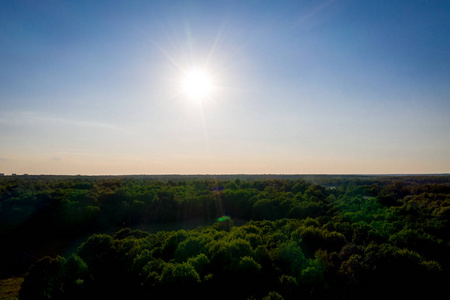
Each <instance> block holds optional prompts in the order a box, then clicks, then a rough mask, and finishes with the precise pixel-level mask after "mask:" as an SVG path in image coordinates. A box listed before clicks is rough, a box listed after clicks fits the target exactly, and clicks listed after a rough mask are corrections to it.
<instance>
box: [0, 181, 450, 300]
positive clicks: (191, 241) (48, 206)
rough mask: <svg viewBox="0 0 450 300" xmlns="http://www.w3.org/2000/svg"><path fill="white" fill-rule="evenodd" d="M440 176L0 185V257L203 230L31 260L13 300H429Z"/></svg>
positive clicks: (438, 274) (440, 220)
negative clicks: (175, 225)
mask: <svg viewBox="0 0 450 300" xmlns="http://www.w3.org/2000/svg"><path fill="white" fill-rule="evenodd" d="M449 178H450V177H448V176H437V177H427V176H421V177H414V176H412V177H401V178H395V180H392V179H386V178H384V177H381V178H378V177H375V178H372V177H370V178H368V177H363V178H360V177H353V178H349V177H333V178H324V181H322V182H320V181H317V178H315V181H306V180H304V179H301V178H300V179H299V178H297V179H279V178H275V179H265V180H245V179H243V178H242V179H241V178H236V179H234V180H222V181H220V180H212V179H211V180H198V179H193V180H166V181H160V180H154V179H152V178H146V177H142V178H114V177H112V178H96V177H74V178H64V177H63V178H59V177H58V178H53V177H50V178H47V177H44V178H40V177H36V178H7V179H0V184H1V185H0V197H1V198H0V200H1V202H0V203H1V206H0V225H1V227H0V229H1V234H2V240H4V241H6V243H5V245H7V246H6V248H8V247H12V248H19V247H20V246H26V245H31V244H32V243H40V242H42V241H44V240H52V239H58V238H61V237H67V236H68V235H69V236H72V237H74V238H75V237H80V236H83V235H86V234H89V233H98V232H102V231H107V230H111V229H112V228H118V227H134V226H138V225H142V224H167V223H171V222H183V221H187V220H192V219H202V220H204V221H205V224H213V225H211V226H203V227H199V228H197V229H195V230H178V231H161V232H157V233H148V232H144V231H137V230H131V229H123V230H120V231H118V232H117V233H115V234H111V235H107V234H94V235H92V236H91V237H90V238H89V239H87V240H86V241H85V242H84V243H83V244H82V245H81V246H80V247H79V248H78V249H77V250H76V251H75V252H74V253H72V254H69V255H66V256H64V257H55V256H54V257H53V258H49V257H47V258H45V259H42V260H40V261H38V262H37V263H36V264H35V265H34V267H33V268H32V269H31V270H30V272H29V274H28V276H27V277H26V279H25V282H24V284H23V287H22V290H21V299H59V298H62V299H71V298H73V299H75V298H79V297H81V296H84V295H87V294H90V295H91V294H92V295H97V296H98V297H102V298H103V297H104V296H105V295H108V294H109V295H116V296H117V295H119V296H122V297H124V298H127V299H134V298H136V299H140V298H148V297H151V296H162V295H164V296H173V297H175V296H186V295H191V296H193V295H195V297H196V298H208V299H209V298H213V297H214V298H227V297H233V298H238V299H249V298H254V299H261V298H264V297H266V298H267V297H268V298H272V299H281V298H284V299H293V298H298V297H303V298H313V299H322V298H332V299H355V298H360V297H366V296H367V293H369V292H370V295H378V296H380V295H382V294H383V293H387V294H389V295H396V296H408V295H409V296H416V295H419V294H421V295H424V296H430V295H435V294H436V292H443V291H444V286H443V285H444V283H445V282H446V281H448V279H449V278H450V276H449V271H448V270H449V267H450V258H449V257H448V253H449V250H450V244H449V241H450V228H449V219H450V181H449ZM221 216H227V217H225V218H220V219H219V221H217V222H215V223H214V221H215V220H217V219H218V218H219V217H221ZM232 220H244V221H248V222H247V223H246V224H245V225H242V226H233V223H232V222H233V221H232ZM2 257H3V259H4V258H5V257H4V255H2ZM39 295H40V297H41V298H39ZM193 297H194V296H193ZM277 297H278V298H277ZM366 298H367V297H366Z"/></svg>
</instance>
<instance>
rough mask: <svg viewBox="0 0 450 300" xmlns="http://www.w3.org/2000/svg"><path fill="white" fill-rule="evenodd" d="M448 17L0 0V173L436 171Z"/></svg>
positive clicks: (303, 7)
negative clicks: (0, 1)
mask: <svg viewBox="0 0 450 300" xmlns="http://www.w3.org/2000/svg"><path fill="white" fill-rule="evenodd" d="M449 13H450V3H449V2H448V1H416V0H413V1H402V2H400V1H395V2H394V1H356V0H343V1H339V0H336V1H277V2H274V1H113V2H111V1H95V2H94V1H46V0H44V1H3V2H2V3H0V173H5V174H10V173H17V174H23V173H27V174H64V175H69V174H85V175H103V174H104V175H107V174H111V175H122V174H431V173H433V174H436V173H448V172H449V171H450V150H449V149H450V134H449V128H450V118H449V113H450V19H449V18H448V15H449Z"/></svg>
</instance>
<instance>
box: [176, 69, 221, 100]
mask: <svg viewBox="0 0 450 300" xmlns="http://www.w3.org/2000/svg"><path fill="white" fill-rule="evenodd" d="M213 89H214V84H213V81H212V79H211V76H210V75H209V74H208V73H207V72H206V71H204V70H200V69H194V70H191V71H189V72H187V73H186V75H185V78H184V80H183V86H182V90H183V93H184V94H185V95H187V96H188V97H189V98H192V99H195V100H203V99H205V98H207V97H210V96H211V93H212V91H213Z"/></svg>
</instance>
